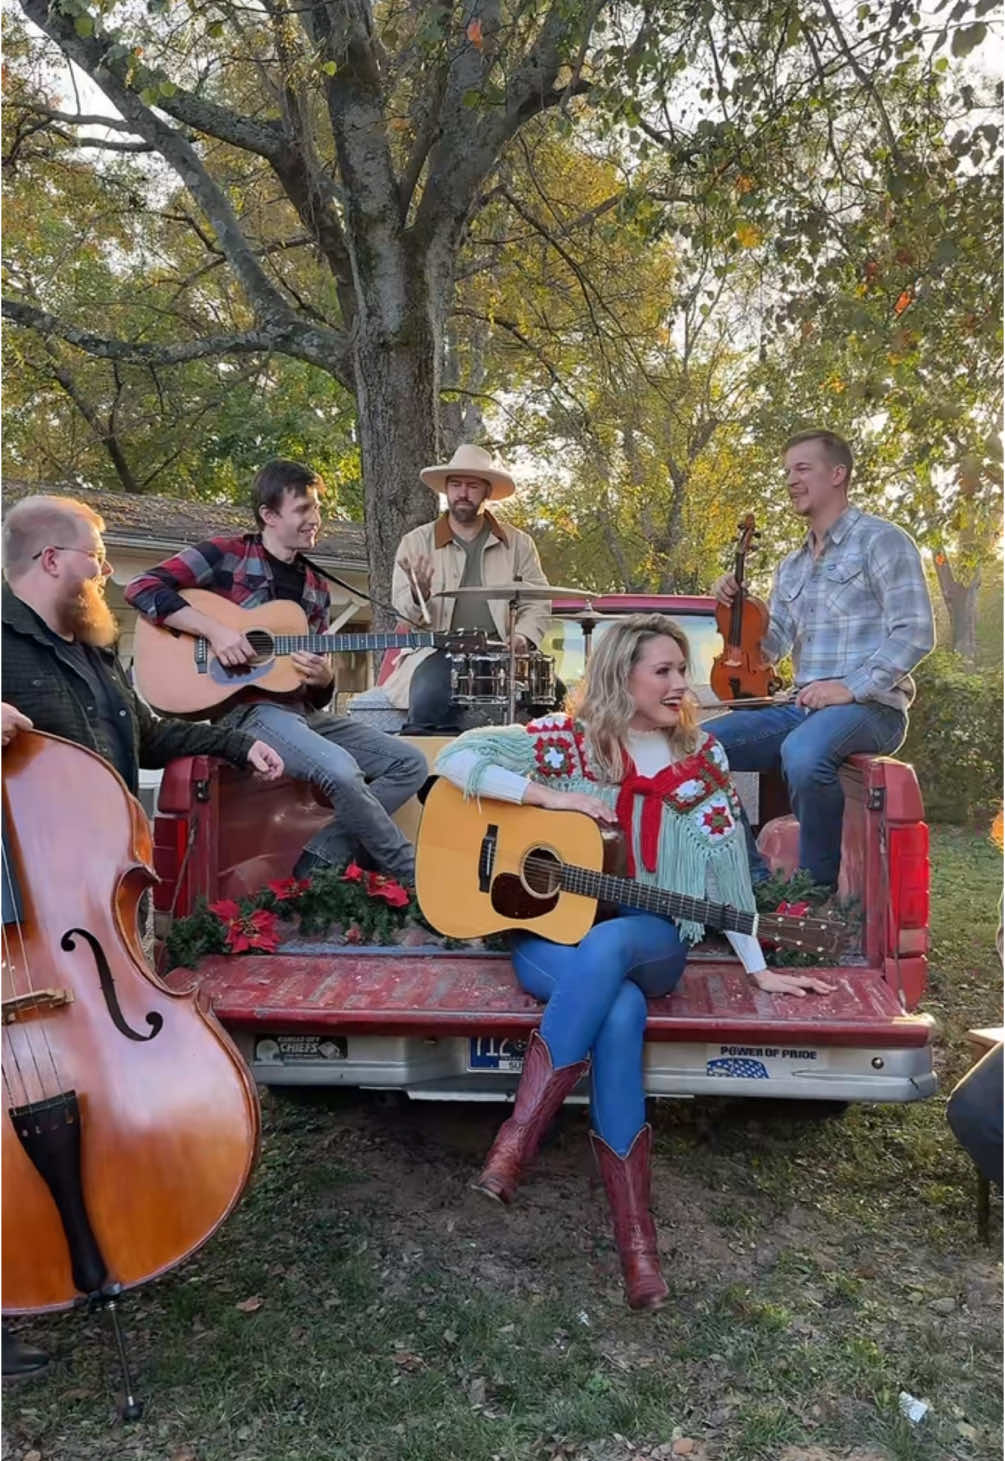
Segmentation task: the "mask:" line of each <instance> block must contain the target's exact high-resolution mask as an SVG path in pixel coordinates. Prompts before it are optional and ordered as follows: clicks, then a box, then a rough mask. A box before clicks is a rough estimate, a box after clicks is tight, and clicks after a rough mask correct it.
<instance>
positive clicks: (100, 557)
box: [31, 543, 108, 568]
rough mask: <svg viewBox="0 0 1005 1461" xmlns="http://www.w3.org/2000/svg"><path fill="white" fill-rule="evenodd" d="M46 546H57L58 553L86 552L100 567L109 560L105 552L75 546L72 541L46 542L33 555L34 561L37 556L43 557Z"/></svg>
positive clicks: (32, 559)
mask: <svg viewBox="0 0 1005 1461" xmlns="http://www.w3.org/2000/svg"><path fill="white" fill-rule="evenodd" d="M46 548H55V550H56V552H57V553H86V554H87V556H88V558H93V559H94V561H95V563H96V564H97V565H98V567H99V568H104V566H105V564H106V563H107V562H108V559H107V558H106V557H105V555H104V553H96V552H95V550H94V549H93V548H74V547H73V546H72V544H70V543H46V545H45V548H39V550H38V552H37V553H33V554H32V555H31V561H32V563H34V561H35V559H36V558H41V556H42V554H43V553H44V552H45V550H46Z"/></svg>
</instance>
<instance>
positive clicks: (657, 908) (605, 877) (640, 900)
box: [561, 863, 758, 933]
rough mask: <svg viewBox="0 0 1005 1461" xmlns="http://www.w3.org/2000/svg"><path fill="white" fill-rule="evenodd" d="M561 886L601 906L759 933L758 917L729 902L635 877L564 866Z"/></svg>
mask: <svg viewBox="0 0 1005 1461" xmlns="http://www.w3.org/2000/svg"><path fill="white" fill-rule="evenodd" d="M561 884H562V887H563V888H564V889H565V891H566V892H568V893H579V894H581V895H582V896H583V897H584V898H596V899H597V900H598V901H599V902H601V903H620V904H625V905H626V906H627V907H629V908H641V909H643V910H644V911H645V912H646V913H658V914H660V915H662V916H663V917H665V918H667V917H668V918H683V919H685V920H687V921H688V922H690V923H703V924H706V925H707V926H708V927H709V928H721V929H728V930H729V931H730V932H732V933H756V932H757V925H758V915H757V914H756V913H745V912H743V910H742V909H740V908H731V907H730V906H729V904H728V903H712V902H710V901H709V900H708V899H707V898H690V897H688V895H687V894H686V893H671V892H670V891H669V890H668V889H667V888H653V887H649V886H648V885H646V884H644V883H637V882H636V881H635V880H634V879H633V878H617V877H612V876H611V874H610V873H598V872H594V871H593V870H592V869H591V868H585V867H573V866H571V864H569V863H563V864H562V872H561Z"/></svg>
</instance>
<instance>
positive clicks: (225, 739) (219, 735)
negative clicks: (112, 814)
mask: <svg viewBox="0 0 1005 1461" xmlns="http://www.w3.org/2000/svg"><path fill="white" fill-rule="evenodd" d="M2 649H3V660H2V663H0V677H2V678H0V683H2V689H3V699H4V700H6V701H7V702H8V703H9V704H11V705H14V706H16V707H17V709H18V710H20V711H21V712H22V714H24V715H27V716H28V718H29V719H30V720H31V721H32V722H33V724H34V726H35V729H36V730H40V731H49V732H50V734H52V735H54V736H63V737H65V739H66V740H68V741H76V742H77V744H78V745H81V746H86V747H87V748H88V750H91V751H97V753H98V755H99V756H103V757H104V758H105V760H106V761H110V762H111V763H112V765H116V764H117V763H118V759H119V757H118V747H114V746H111V745H108V744H106V742H105V736H104V733H103V731H102V728H101V725H100V722H96V721H94V720H92V719H91V717H92V716H93V715H94V710H95V707H94V704H93V703H92V695H91V690H90V687H89V685H88V683H87V681H86V679H85V678H84V677H83V675H81V673H80V672H79V670H78V669H77V667H76V666H75V665H74V663H73V662H72V659H71V658H70V657H69V656H67V657H66V658H65V659H64V657H63V656H62V655H61V654H60V651H59V645H58V644H57V643H55V642H54V641H53V640H52V639H51V638H50V637H49V636H48V635H46V634H45V633H43V631H42V630H41V629H40V627H39V624H38V620H37V619H36V617H35V615H34V614H33V612H32V611H31V609H29V608H28V605H27V604H25V603H24V602H23V601H22V600H21V599H19V598H18V596H17V594H16V593H14V591H13V590H12V589H11V588H10V586H9V585H8V584H6V583H5V584H4V586H3V645H2ZM100 654H101V657H102V659H103V661H104V663H105V665H106V667H107V669H108V674H109V677H110V679H111V681H112V683H113V686H114V689H115V693H116V695H117V696H118V697H120V698H121V700H122V709H121V712H120V713H121V714H122V715H124V716H126V715H127V716H129V717H130V719H131V722H132V738H131V743H130V750H131V757H130V760H131V766H130V768H129V769H130V770H131V775H130V776H128V777H126V783H127V785H128V786H129V790H130V791H131V792H133V793H135V792H136V789H137V786H138V784H139V774H138V773H139V768H140V767H141V766H144V767H150V768H157V767H161V766H166V765H167V763H168V762H169V761H172V760H174V759H175V757H177V756H222V757H224V759H225V760H227V761H232V762H233V763H234V765H235V766H243V765H245V763H246V761H247V758H248V751H249V750H250V749H251V746H252V745H253V743H254V737H253V736H249V735H245V734H244V733H243V732H242V731H232V730H224V729H223V727H222V726H212V725H205V724H202V723H201V722H197V721H196V722H190V721H186V720H173V719H172V720H169V719H164V720H162V719H161V718H160V717H159V716H156V715H154V713H153V711H152V710H150V709H149V708H148V707H147V706H146V705H144V703H143V701H142V700H140V698H139V696H138V695H137V694H136V692H135V690H134V689H133V688H132V686H131V685H130V683H129V681H128V680H127V678H126V675H125V672H124V670H123V668H122V666H121V664H120V663H119V660H118V657H117V655H116V654H115V652H114V650H111V649H107V650H101V651H100Z"/></svg>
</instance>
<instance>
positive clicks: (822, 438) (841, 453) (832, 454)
mask: <svg viewBox="0 0 1005 1461" xmlns="http://www.w3.org/2000/svg"><path fill="white" fill-rule="evenodd" d="M804 441H819V442H820V443H821V444H822V446H823V449H824V451H825V452H826V453H827V456H828V457H829V458H830V460H831V461H832V462H833V463H834V465H835V466H836V467H844V470H845V479H844V485H845V486H846V487H847V486H848V483H849V482H850V481H851V469H852V466H853V465H854V458H853V456H852V454H851V447H850V446H849V445H848V443H847V442H846V441H845V439H844V437H843V436H838V434H837V432H835V431H817V430H815V429H814V428H812V427H811V429H810V430H809V431H797V432H796V434H795V436H790V437H789V439H788V441H787V442H786V443H785V445H784V447H783V448H782V455H783V456H784V455H785V454H786V453H787V452H789V451H791V449H792V448H793V447H794V446H802V444H803V442H804Z"/></svg>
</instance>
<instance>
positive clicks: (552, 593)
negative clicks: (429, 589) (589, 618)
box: [430, 583, 590, 601]
mask: <svg viewBox="0 0 1005 1461" xmlns="http://www.w3.org/2000/svg"><path fill="white" fill-rule="evenodd" d="M570 594H571V595H572V597H573V598H578V599H589V597H590V595H589V594H588V593H587V592H586V590H585V589H582V588H565V587H563V586H562V584H559V583H493V584H491V585H489V586H488V587H486V586H484V585H482V584H466V585H465V586H464V587H463V588H445V589H441V590H440V592H439V593H435V594H430V598H433V599H524V600H525V601H528V600H531V599H534V600H538V599H545V600H547V599H553V598H567V597H568V596H569V595H570Z"/></svg>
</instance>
